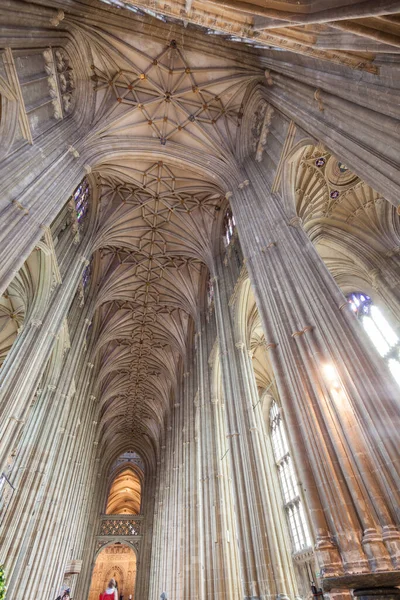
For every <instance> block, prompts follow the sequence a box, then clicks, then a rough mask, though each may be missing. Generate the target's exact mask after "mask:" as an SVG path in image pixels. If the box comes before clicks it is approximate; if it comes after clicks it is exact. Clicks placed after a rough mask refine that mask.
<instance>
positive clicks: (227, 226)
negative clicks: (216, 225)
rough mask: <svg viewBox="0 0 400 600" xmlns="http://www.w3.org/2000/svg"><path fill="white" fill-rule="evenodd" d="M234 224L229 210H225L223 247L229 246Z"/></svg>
mask: <svg viewBox="0 0 400 600" xmlns="http://www.w3.org/2000/svg"><path fill="white" fill-rule="evenodd" d="M235 229H236V223H235V219H234V217H233V214H232V211H231V209H230V208H228V209H227V211H226V213H225V217H224V241H225V246H229V244H230V243H231V241H232V238H233V234H234V233H235Z"/></svg>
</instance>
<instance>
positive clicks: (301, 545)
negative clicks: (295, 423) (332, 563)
mask: <svg viewBox="0 0 400 600" xmlns="http://www.w3.org/2000/svg"><path fill="white" fill-rule="evenodd" d="M269 421H270V431H271V441H272V449H273V453H274V458H275V464H276V467H277V470H278V476H279V481H280V484H281V490H282V497H283V504H284V508H285V512H286V514H287V519H288V524H289V530H290V534H291V538H292V544H293V550H294V552H300V551H301V550H304V549H305V548H310V547H311V538H310V533H309V531H308V526H307V521H306V516H305V513H304V506H303V503H302V500H301V496H300V490H299V487H298V484H297V481H296V475H295V471H294V467H293V462H292V459H291V456H290V452H289V445H288V442H287V438H286V432H285V427H284V424H283V422H282V416H281V413H280V410H279V407H278V404H277V403H276V402H275V401H273V402H272V405H271V408H270V412H269Z"/></svg>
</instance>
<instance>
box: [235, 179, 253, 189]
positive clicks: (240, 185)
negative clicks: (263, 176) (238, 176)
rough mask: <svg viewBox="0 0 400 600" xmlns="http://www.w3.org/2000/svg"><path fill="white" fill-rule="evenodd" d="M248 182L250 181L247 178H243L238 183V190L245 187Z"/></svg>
mask: <svg viewBox="0 0 400 600" xmlns="http://www.w3.org/2000/svg"><path fill="white" fill-rule="evenodd" d="M249 184H250V181H249V180H248V179H245V180H244V181H242V182H241V183H239V185H238V188H239V190H242V189H243V188H245V187H247V186H248V185H249Z"/></svg>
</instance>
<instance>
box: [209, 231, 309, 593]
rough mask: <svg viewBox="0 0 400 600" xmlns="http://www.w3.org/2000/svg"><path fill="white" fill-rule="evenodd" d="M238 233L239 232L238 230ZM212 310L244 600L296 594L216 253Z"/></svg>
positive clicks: (219, 261) (227, 294)
mask: <svg viewBox="0 0 400 600" xmlns="http://www.w3.org/2000/svg"><path fill="white" fill-rule="evenodd" d="M239 233H240V232H239ZM215 262H216V265H215V270H216V276H215V278H214V280H213V283H214V290H215V311H216V319H217V327H218V337H219V342H220V349H221V364H222V373H223V388H224V396H225V410H226V427H227V438H228V443H229V457H230V464H231V474H232V483H233V495H234V503H235V514H236V525H237V535H238V544H239V563H240V570H241V579H242V585H243V591H242V597H244V598H245V599H246V600H250V599H252V600H256V599H257V600H258V599H260V600H261V599H262V600H264V599H266V598H270V597H272V596H274V597H277V596H278V597H279V598H286V597H287V595H288V594H289V595H290V596H292V597H293V596H295V595H296V593H297V590H296V587H295V581H294V578H292V577H291V575H290V573H288V572H287V571H286V572H285V570H284V569H283V568H282V562H281V558H280V557H279V554H280V551H281V549H280V548H279V547H278V546H277V539H276V537H274V535H272V534H271V531H270V526H271V512H270V499H269V497H268V481H267V478H266V470H265V461H266V460H267V456H266V453H265V451H264V447H263V440H262V432H260V431H259V428H258V426H257V425H258V424H257V423H256V422H255V419H254V411H253V405H252V397H251V394H250V393H249V388H248V387H247V386H246V373H245V372H244V370H243V364H241V360H240V353H241V352H242V350H241V348H240V347H239V348H238V347H237V346H236V345H235V338H234V331H233V324H232V319H231V315H230V310H229V291H228V286H227V282H226V277H225V274H224V267H223V264H222V260H221V258H220V257H217V259H216V261H215Z"/></svg>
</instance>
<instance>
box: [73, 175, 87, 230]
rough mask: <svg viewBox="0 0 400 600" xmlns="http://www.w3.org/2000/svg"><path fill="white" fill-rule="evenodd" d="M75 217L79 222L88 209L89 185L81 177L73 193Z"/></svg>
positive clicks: (82, 219)
mask: <svg viewBox="0 0 400 600" xmlns="http://www.w3.org/2000/svg"><path fill="white" fill-rule="evenodd" d="M73 198H74V203H75V210H76V218H77V220H78V223H79V224H81V223H83V221H84V220H85V217H86V215H87V214H88V211H89V201H90V185H89V183H88V182H87V180H86V179H83V180H82V181H81V183H80V184H79V185H78V187H77V188H76V190H75V192H74V193H73Z"/></svg>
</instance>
